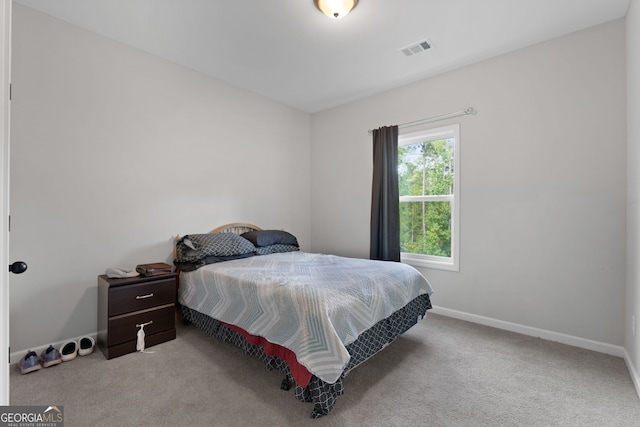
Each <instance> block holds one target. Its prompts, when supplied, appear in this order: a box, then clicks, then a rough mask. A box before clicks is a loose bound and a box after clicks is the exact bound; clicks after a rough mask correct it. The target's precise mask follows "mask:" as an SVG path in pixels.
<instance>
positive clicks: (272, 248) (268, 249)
mask: <svg viewBox="0 0 640 427" xmlns="http://www.w3.org/2000/svg"><path fill="white" fill-rule="evenodd" d="M299 250H300V248H299V247H297V246H296V245H281V244H279V243H277V244H275V245H269V246H260V247H258V248H256V254H257V255H269V254H277V253H282V252H295V251H299Z"/></svg>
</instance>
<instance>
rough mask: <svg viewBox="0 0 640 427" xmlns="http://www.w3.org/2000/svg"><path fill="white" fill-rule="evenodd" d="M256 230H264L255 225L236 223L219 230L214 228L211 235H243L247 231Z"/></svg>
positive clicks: (223, 226) (221, 227)
mask: <svg viewBox="0 0 640 427" xmlns="http://www.w3.org/2000/svg"><path fill="white" fill-rule="evenodd" d="M254 230H262V229H261V228H260V227H256V226H255V225H252V224H246V223H242V222H234V223H232V224H227V225H222V226H220V227H218V228H214V229H213V230H211V231H210V232H209V234H214V233H235V234H242V233H246V232H247V231H254Z"/></svg>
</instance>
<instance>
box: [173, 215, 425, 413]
mask: <svg viewBox="0 0 640 427" xmlns="http://www.w3.org/2000/svg"><path fill="white" fill-rule="evenodd" d="M174 264H175V266H176V269H177V270H178V271H179V272H180V274H179V288H178V303H179V306H180V310H181V312H182V315H183V317H184V319H185V321H187V322H189V323H192V324H193V325H195V326H197V327H199V328H201V329H203V330H204V331H206V332H207V333H208V334H209V335H211V336H214V337H217V338H219V339H221V340H223V341H227V342H231V343H233V344H235V345H237V346H239V347H241V348H242V349H244V351H245V352H246V353H248V354H251V355H253V356H256V357H258V358H260V359H261V360H262V361H263V362H264V363H265V364H266V366H267V367H268V368H269V369H278V370H281V371H282V372H283V373H284V375H285V379H284V380H283V381H282V383H281V385H280V387H281V388H282V389H284V390H288V389H290V388H291V387H293V388H294V394H295V397H296V398H297V399H298V400H301V401H304V402H312V403H313V405H314V407H313V411H312V413H311V417H312V418H318V417H321V416H324V415H327V414H328V413H329V412H330V411H331V410H332V409H333V407H334V406H335V403H336V399H337V398H338V397H339V396H340V395H342V394H343V392H344V387H343V380H344V378H345V377H346V376H347V374H348V373H349V371H350V370H351V369H353V368H355V367H356V366H358V365H359V364H360V363H362V362H364V361H365V360H367V359H368V358H370V357H371V356H373V355H374V354H376V353H377V352H379V351H380V350H382V349H383V348H384V347H385V346H387V345H389V344H390V343H391V342H393V341H394V340H395V339H396V338H397V337H398V336H399V335H401V334H402V333H404V332H405V331H407V330H408V329H409V328H411V327H412V326H413V325H415V324H416V323H417V321H419V320H420V319H422V318H423V317H424V316H425V315H426V312H427V310H428V309H430V308H431V301H430V295H431V294H432V292H433V290H432V288H431V286H430V285H429V283H428V281H427V280H426V279H425V278H424V277H423V276H422V275H421V274H420V273H419V272H418V271H417V270H416V269H414V268H413V267H411V266H408V265H406V264H402V263H395V262H384V261H371V260H364V259H356V258H346V257H339V256H334V255H325V254H315V253H307V252H303V251H300V250H299V245H298V241H297V238H296V237H295V236H293V235H292V234H290V233H288V232H285V231H282V230H262V229H260V228H259V227H257V226H254V225H251V224H241V223H234V224H228V225H225V226H222V227H218V228H216V229H214V230H212V231H211V232H209V233H204V234H189V235H186V236H183V237H178V238H177V239H176V246H175V251H174Z"/></svg>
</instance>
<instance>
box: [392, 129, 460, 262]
mask: <svg viewBox="0 0 640 427" xmlns="http://www.w3.org/2000/svg"><path fill="white" fill-rule="evenodd" d="M459 153H460V127H459V125H452V126H444V127H440V128H437V129H429V130H423V131H419V132H413V133H407V134H402V135H399V137H398V186H399V190H400V251H401V259H402V261H403V262H406V263H408V264H412V265H416V266H422V267H430V268H440V269H445V270H454V271H458V270H459V266H458V258H459V256H458V255H459V253H458V252H459V243H458V242H459V223H460V221H459V218H460V215H459V206H460V202H459V198H460V190H459V184H460V178H459V177H460V167H459V164H460V154H459Z"/></svg>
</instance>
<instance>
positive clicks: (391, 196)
mask: <svg viewBox="0 0 640 427" xmlns="http://www.w3.org/2000/svg"><path fill="white" fill-rule="evenodd" d="M398 197H399V192H398V126H385V127H381V128H380V129H376V130H374V131H373V187H372V191H371V249H370V258H371V259H375V260H383V261H400V202H399V200H398Z"/></svg>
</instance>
